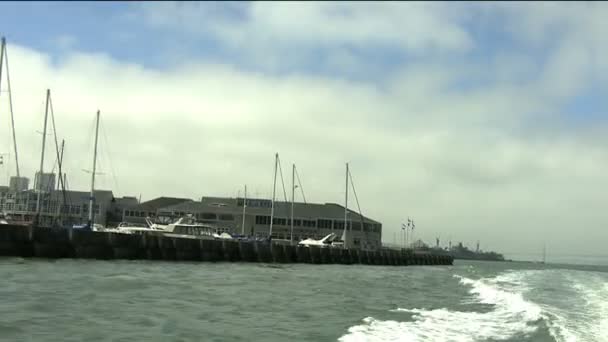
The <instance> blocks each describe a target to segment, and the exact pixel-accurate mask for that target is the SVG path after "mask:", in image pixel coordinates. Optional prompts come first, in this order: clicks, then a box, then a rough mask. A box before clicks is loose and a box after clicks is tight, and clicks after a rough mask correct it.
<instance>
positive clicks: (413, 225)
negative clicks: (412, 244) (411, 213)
mask: <svg viewBox="0 0 608 342" xmlns="http://www.w3.org/2000/svg"><path fill="white" fill-rule="evenodd" d="M414 227H416V225H415V224H414V220H412V230H414Z"/></svg>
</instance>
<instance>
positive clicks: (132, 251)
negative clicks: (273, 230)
mask: <svg viewBox="0 0 608 342" xmlns="http://www.w3.org/2000/svg"><path fill="white" fill-rule="evenodd" d="M0 256H19V257H40V258H88V259H105V260H108V259H149V260H168V261H172V260H175V261H208V262H220V261H226V262H263V263H306V264H344V265H350V264H365V265H394V266H406V265H452V263H453V260H454V259H453V258H452V257H451V256H449V255H435V254H428V253H427V254H416V253H411V252H407V253H405V252H403V251H399V250H380V251H362V250H357V249H350V250H349V249H332V248H319V247H302V246H289V245H279V244H272V245H270V244H268V243H263V242H247V241H238V242H237V241H229V240H201V239H191V238H180V237H169V236H164V235H162V234H158V233H145V234H141V235H139V234H132V235H128V234H119V233H109V232H93V231H86V230H69V229H51V228H34V227H24V226H11V225H3V226H0Z"/></svg>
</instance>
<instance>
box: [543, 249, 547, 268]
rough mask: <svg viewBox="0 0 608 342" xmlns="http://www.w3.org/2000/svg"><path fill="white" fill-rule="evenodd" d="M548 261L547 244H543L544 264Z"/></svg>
mask: <svg viewBox="0 0 608 342" xmlns="http://www.w3.org/2000/svg"><path fill="white" fill-rule="evenodd" d="M546 259H547V244H543V264H544V263H545V261H546Z"/></svg>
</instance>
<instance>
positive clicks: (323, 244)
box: [298, 233, 341, 248]
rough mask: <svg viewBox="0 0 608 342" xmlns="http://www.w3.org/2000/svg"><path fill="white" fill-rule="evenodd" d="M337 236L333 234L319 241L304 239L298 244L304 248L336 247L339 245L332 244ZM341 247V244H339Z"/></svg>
mask: <svg viewBox="0 0 608 342" xmlns="http://www.w3.org/2000/svg"><path fill="white" fill-rule="evenodd" d="M336 237H337V235H336V234H334V233H331V234H329V235H327V236H325V237H324V238H322V239H321V240H315V239H313V238H308V239H304V240H302V241H300V242H298V245H299V246H305V247H311V246H315V247H322V248H323V247H338V245H339V243H336V244H334V240H335V239H336ZM340 247H341V244H340Z"/></svg>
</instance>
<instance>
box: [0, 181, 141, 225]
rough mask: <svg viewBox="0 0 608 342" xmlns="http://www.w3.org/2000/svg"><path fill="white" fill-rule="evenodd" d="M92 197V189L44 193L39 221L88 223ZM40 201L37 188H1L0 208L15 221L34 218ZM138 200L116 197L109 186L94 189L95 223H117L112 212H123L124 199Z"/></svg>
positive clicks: (127, 200) (70, 223)
mask: <svg viewBox="0 0 608 342" xmlns="http://www.w3.org/2000/svg"><path fill="white" fill-rule="evenodd" d="M89 197H90V193H89V192H85V191H66V192H65V196H64V193H63V192H62V191H59V190H52V191H50V192H43V193H41V195H40V217H39V221H38V222H39V225H40V226H44V227H51V226H54V225H60V226H70V225H73V224H84V223H87V221H88V218H89ZM133 200H134V201H135V202H133ZM37 201H38V193H37V192H35V191H34V190H27V191H21V192H11V191H2V189H0V211H2V212H3V213H5V214H6V215H7V216H9V217H11V218H12V219H13V220H16V221H21V222H33V221H34V218H35V217H36V213H37V208H36V206H37ZM136 201H137V200H136V199H135V197H126V198H115V197H114V194H113V193H112V191H108V190H97V191H95V202H94V205H93V211H94V223H98V224H102V225H108V224H112V223H114V222H112V221H113V220H112V213H114V212H116V211H118V212H119V213H120V212H122V211H123V207H122V206H123V205H124V204H125V203H127V204H133V203H136ZM114 221H117V220H114Z"/></svg>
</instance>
